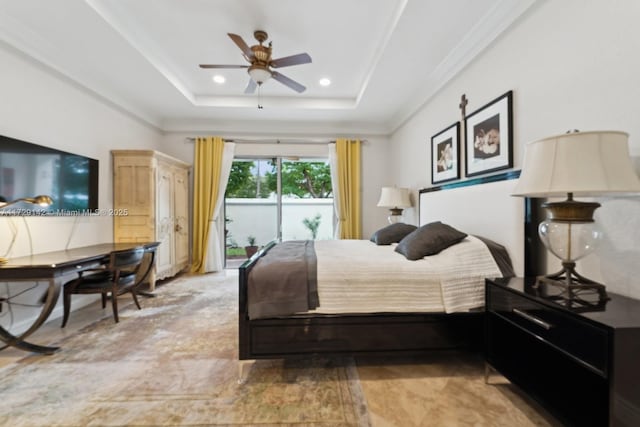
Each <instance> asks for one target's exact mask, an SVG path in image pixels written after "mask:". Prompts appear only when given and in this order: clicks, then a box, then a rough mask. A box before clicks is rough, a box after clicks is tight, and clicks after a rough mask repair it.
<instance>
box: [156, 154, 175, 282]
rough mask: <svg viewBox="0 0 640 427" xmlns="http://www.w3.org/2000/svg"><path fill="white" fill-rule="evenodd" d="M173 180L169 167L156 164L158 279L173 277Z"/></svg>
mask: <svg viewBox="0 0 640 427" xmlns="http://www.w3.org/2000/svg"><path fill="white" fill-rule="evenodd" d="M172 206H173V178H172V171H171V168H170V167H169V165H166V164H163V163H160V162H159V163H158V180H157V191H156V240H157V241H158V242H160V246H158V251H157V254H156V272H157V275H158V279H162V278H164V277H167V276H170V275H173V259H174V253H173V250H174V249H173V248H174V231H173V230H174V224H173V222H174V221H173V209H172Z"/></svg>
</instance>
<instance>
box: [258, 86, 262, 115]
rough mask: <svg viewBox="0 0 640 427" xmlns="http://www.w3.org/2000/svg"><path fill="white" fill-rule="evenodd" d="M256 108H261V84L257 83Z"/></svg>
mask: <svg viewBox="0 0 640 427" xmlns="http://www.w3.org/2000/svg"><path fill="white" fill-rule="evenodd" d="M258 110H262V84H261V83H258Z"/></svg>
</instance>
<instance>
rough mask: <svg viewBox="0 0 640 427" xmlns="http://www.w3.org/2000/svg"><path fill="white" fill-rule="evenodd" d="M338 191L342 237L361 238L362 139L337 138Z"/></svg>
mask: <svg viewBox="0 0 640 427" xmlns="http://www.w3.org/2000/svg"><path fill="white" fill-rule="evenodd" d="M336 157H337V165H338V189H339V190H338V192H339V195H338V197H340V210H341V212H340V218H338V220H339V221H340V238H341V239H360V238H361V236H362V219H361V217H362V215H361V202H360V140H358V139H344V138H338V139H337V140H336Z"/></svg>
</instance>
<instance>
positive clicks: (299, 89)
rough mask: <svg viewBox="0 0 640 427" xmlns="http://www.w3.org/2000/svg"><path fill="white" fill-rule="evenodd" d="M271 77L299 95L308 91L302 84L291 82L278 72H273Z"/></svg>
mask: <svg viewBox="0 0 640 427" xmlns="http://www.w3.org/2000/svg"><path fill="white" fill-rule="evenodd" d="M271 77H273V78H274V79H275V80H277V81H279V82H280V83H282V84H283V85H285V86H288V87H290V88H291V89H293V90H295V91H296V92H298V93H302V92H304V91H305V90H307V88H306V87H304V86H302V85H301V84H300V83H298V82H296V81H294V80H291V79H290V78H289V77H287V76H284V75H282V74H280V73H278V72H277V71H273V72H272V73H271Z"/></svg>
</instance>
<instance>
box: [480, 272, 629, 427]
mask: <svg viewBox="0 0 640 427" xmlns="http://www.w3.org/2000/svg"><path fill="white" fill-rule="evenodd" d="M534 283H535V279H522V278H512V279H487V280H486V285H485V286H486V293H485V295H486V296H485V298H486V301H485V307H486V317H485V319H486V320H485V322H486V324H485V327H486V330H485V332H486V340H485V360H486V362H487V364H488V365H487V366H488V367H489V366H490V367H492V368H493V369H495V370H496V371H498V372H499V373H501V374H502V375H504V376H505V377H506V378H507V379H508V380H509V381H511V382H512V383H513V384H515V385H517V386H518V387H520V388H521V389H522V390H523V391H524V392H526V393H527V394H528V395H529V396H531V397H532V398H533V399H535V400H536V401H538V402H539V403H540V404H541V405H542V406H543V407H545V408H546V409H547V410H548V411H549V412H551V413H552V414H553V415H554V416H556V417H557V418H558V420H560V421H561V422H563V423H565V424H567V425H573V426H640V301H639V300H634V299H631V298H626V297H623V296H620V295H616V294H612V293H609V296H610V297H611V300H610V301H608V302H607V303H606V304H605V305H604V306H601V307H598V308H595V309H594V310H597V311H582V312H581V310H577V309H572V308H569V307H566V306H564V305H561V304H559V303H558V302H554V301H552V300H550V299H549V298H548V297H547V296H545V294H546V292H545V291H546V290H545V289H540V288H536V287H534V286H533V284H534Z"/></svg>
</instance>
